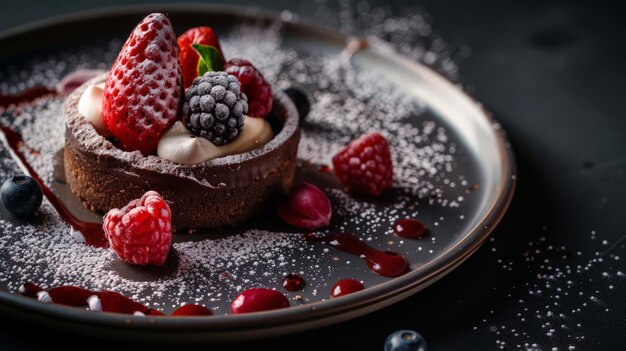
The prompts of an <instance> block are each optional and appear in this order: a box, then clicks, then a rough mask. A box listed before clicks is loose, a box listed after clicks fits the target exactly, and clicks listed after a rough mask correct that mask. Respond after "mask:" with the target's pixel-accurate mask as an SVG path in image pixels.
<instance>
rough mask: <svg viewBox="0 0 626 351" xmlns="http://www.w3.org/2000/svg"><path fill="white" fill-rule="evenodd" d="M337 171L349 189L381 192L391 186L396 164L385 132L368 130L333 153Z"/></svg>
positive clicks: (359, 191) (378, 193) (377, 193)
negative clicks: (369, 131) (384, 134)
mask: <svg viewBox="0 0 626 351" xmlns="http://www.w3.org/2000/svg"><path fill="white" fill-rule="evenodd" d="M333 165H334V167H335V174H336V175H337V178H339V181H341V183H342V184H343V186H344V187H346V188H348V190H350V191H353V192H356V193H361V194H366V195H374V196H378V195H380V194H381V193H382V192H383V191H385V190H386V189H388V188H391V185H392V182H393V166H392V164H391V154H390V152H389V144H388V143H387V140H386V139H385V137H383V136H382V135H380V134H378V133H376V132H372V133H368V134H365V135H363V136H361V137H360V138H358V139H357V140H354V141H352V142H351V143H350V145H348V146H346V147H345V148H344V149H343V150H341V151H340V152H339V153H338V154H337V155H335V156H334V157H333Z"/></svg>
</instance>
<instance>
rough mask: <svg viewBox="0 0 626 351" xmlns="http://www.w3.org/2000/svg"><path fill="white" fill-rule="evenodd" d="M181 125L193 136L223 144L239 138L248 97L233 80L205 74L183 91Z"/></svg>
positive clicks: (228, 75)
mask: <svg viewBox="0 0 626 351" xmlns="http://www.w3.org/2000/svg"><path fill="white" fill-rule="evenodd" d="M183 112H184V113H185V117H184V119H183V123H184V124H185V126H186V127H187V129H189V130H190V131H191V132H192V133H193V134H195V135H197V136H200V137H203V138H205V139H208V140H209V141H211V142H212V143H213V144H215V145H224V144H226V143H228V142H230V141H232V140H233V139H235V138H236V137H237V135H239V132H241V128H243V119H244V117H245V114H246V113H248V98H247V97H246V94H243V93H242V92H241V83H239V79H237V77H235V76H233V75H230V74H228V73H226V72H215V71H211V72H207V73H205V74H204V75H203V76H202V77H197V78H196V79H194V81H193V83H192V84H191V86H190V87H189V88H188V89H187V91H185V103H184V104H183Z"/></svg>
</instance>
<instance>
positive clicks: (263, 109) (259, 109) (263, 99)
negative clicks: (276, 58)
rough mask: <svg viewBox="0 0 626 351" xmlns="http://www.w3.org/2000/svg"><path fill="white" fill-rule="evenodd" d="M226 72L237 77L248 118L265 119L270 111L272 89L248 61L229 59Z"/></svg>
mask: <svg viewBox="0 0 626 351" xmlns="http://www.w3.org/2000/svg"><path fill="white" fill-rule="evenodd" d="M225 67H226V72H227V73H228V74H232V75H233V76H235V77H237V78H238V79H239V81H240V82H241V90H242V92H243V93H244V94H246V96H247V97H248V116H250V117H261V118H265V116H267V115H268V114H269V113H270V111H272V102H273V98H272V87H271V86H270V84H269V83H268V82H267V81H266V80H265V78H263V75H262V74H261V72H259V70H257V69H256V68H255V67H254V66H253V65H252V63H250V61H247V60H244V59H230V60H228V62H227V63H226V66H225Z"/></svg>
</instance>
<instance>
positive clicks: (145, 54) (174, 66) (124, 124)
mask: <svg viewBox="0 0 626 351" xmlns="http://www.w3.org/2000/svg"><path fill="white" fill-rule="evenodd" d="M182 86H183V84H182V71H181V67H180V62H179V61H178V44H177V42H176V35H175V34H174V30H173V28H172V25H171V24H170V21H169V20H168V19H167V17H165V15H163V14H160V13H153V14H151V15H148V16H147V17H146V18H144V19H143V21H141V23H139V25H137V27H135V29H134V30H133V32H132V33H131V35H130V36H129V37H128V40H126V43H125V44H124V46H123V47H122V50H121V51H120V53H119V55H118V56H117V59H116V60H115V63H113V67H112V68H111V72H110V73H109V76H108V78H107V80H106V84H105V87H104V99H103V101H102V118H103V120H104V124H105V126H106V127H107V128H108V129H109V130H110V131H111V133H112V134H113V135H114V136H115V137H116V138H117V140H119V142H120V146H121V148H122V149H124V150H127V151H134V150H139V151H141V152H142V153H143V154H144V155H149V154H152V153H154V151H155V150H156V147H157V144H158V142H159V138H160V136H161V134H163V132H164V131H165V130H166V129H167V128H169V127H170V126H171V125H172V124H174V122H175V121H176V119H177V116H178V112H179V110H180V104H181V96H182V92H183V88H182Z"/></svg>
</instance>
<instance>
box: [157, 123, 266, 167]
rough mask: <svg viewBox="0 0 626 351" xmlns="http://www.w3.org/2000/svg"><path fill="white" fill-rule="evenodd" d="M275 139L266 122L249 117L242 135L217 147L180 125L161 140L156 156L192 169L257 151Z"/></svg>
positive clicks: (175, 125)
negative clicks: (198, 164)
mask: <svg viewBox="0 0 626 351" xmlns="http://www.w3.org/2000/svg"><path fill="white" fill-rule="evenodd" d="M273 137H274V132H273V131H272V127H271V126H270V124H269V123H268V122H267V121H266V120H265V119H263V118H254V117H247V116H246V118H245V119H244V124H243V129H242V130H241V133H239V135H238V136H237V137H236V138H235V139H234V140H233V141H231V142H230V143H228V144H225V145H222V146H216V145H214V144H213V143H211V142H210V141H208V140H207V139H205V138H202V137H197V136H195V135H193V134H192V133H191V132H190V131H189V130H188V129H187V128H185V125H184V124H183V123H182V122H180V121H177V122H176V123H174V125H172V126H171V127H170V129H168V130H167V131H166V132H165V133H164V134H163V135H162V136H161V139H160V140H159V145H158V147H157V155H158V156H159V157H161V158H164V159H167V160H170V161H172V162H176V163H180V164H184V165H193V164H197V163H200V162H204V161H208V160H212V159H214V158H218V157H222V156H227V155H236V154H240V153H244V152H247V151H250V150H254V149H256V148H258V147H261V146H263V145H265V144H267V143H268V142H269V141H270V140H272V138H273Z"/></svg>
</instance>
